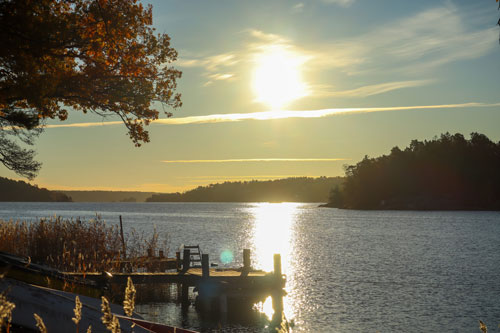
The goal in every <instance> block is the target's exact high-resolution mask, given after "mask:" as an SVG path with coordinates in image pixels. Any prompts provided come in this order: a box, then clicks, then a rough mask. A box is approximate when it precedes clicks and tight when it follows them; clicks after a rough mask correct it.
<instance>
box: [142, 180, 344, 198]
mask: <svg viewBox="0 0 500 333" xmlns="http://www.w3.org/2000/svg"><path fill="white" fill-rule="evenodd" d="M341 181H342V180H341V178H340V177H319V178H309V177H296V178H286V179H278V180H267V181H257V180H252V181H244V182H241V181H238V182H224V183H219V184H210V185H208V186H199V187H197V188H195V189H193V190H190V191H186V192H183V193H179V192H177V193H164V194H153V195H152V196H151V197H150V198H148V199H146V201H147V202H325V201H326V200H327V199H328V193H329V191H330V189H331V188H332V187H333V186H335V185H337V184H340V183H341Z"/></svg>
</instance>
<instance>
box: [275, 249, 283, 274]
mask: <svg viewBox="0 0 500 333" xmlns="http://www.w3.org/2000/svg"><path fill="white" fill-rule="evenodd" d="M273 261H274V276H275V277H276V278H277V279H278V278H279V279H281V275H282V274H281V255H280V254H279V253H276V254H275V255H274V257H273Z"/></svg>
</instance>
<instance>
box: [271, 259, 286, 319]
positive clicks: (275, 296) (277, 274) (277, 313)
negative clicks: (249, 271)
mask: <svg viewBox="0 0 500 333" xmlns="http://www.w3.org/2000/svg"><path fill="white" fill-rule="evenodd" d="M273 259H274V278H275V280H276V285H275V287H274V290H273V292H272V294H271V298H272V301H273V310H274V315H273V321H281V318H282V316H283V290H282V289H281V288H282V285H281V283H282V273H281V255H280V254H275V255H274V258H273Z"/></svg>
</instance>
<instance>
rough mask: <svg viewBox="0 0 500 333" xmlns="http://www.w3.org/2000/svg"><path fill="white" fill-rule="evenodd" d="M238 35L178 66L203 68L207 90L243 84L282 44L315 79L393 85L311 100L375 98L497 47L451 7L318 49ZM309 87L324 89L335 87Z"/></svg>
mask: <svg viewBox="0 0 500 333" xmlns="http://www.w3.org/2000/svg"><path fill="white" fill-rule="evenodd" d="M320 1H322V2H324V3H332V4H337V5H341V6H349V5H351V4H352V3H354V0H320ZM304 6H305V5H304V2H298V3H296V4H295V5H294V6H293V7H292V10H302V9H303V8H304ZM239 34H242V38H241V42H240V45H239V47H236V48H233V49H232V50H231V51H230V52H222V53H220V54H213V55H208V56H201V57H197V56H191V57H186V58H184V57H182V56H181V58H180V59H179V60H178V62H177V65H179V66H180V67H185V68H192V67H198V68H202V69H203V70H204V73H203V74H202V75H203V76H204V77H205V82H204V85H205V86H207V85H211V84H214V83H216V82H225V81H227V80H228V79H238V78H239V77H241V76H242V75H243V73H244V71H248V69H249V68H252V64H253V63H252V62H253V61H254V60H255V55H256V54H257V53H258V52H262V50H263V49H264V48H266V47H269V46H270V45H279V46H280V47H282V48H283V49H286V50H287V51H290V52H292V53H293V54H295V55H297V56H298V57H301V59H303V62H304V66H303V68H304V69H306V70H307V72H308V78H309V79H310V80H311V78H314V77H315V74H316V73H321V72H323V73H324V72H325V71H329V70H334V71H337V72H338V73H337V74H338V75H341V74H342V73H343V74H347V75H349V76H350V77H351V79H350V81H351V82H354V81H355V80H356V79H355V77H361V75H363V74H370V76H371V78H372V79H371V82H374V80H373V78H375V80H376V79H377V77H382V76H383V77H384V78H386V77H388V76H389V75H390V76H392V77H393V80H394V82H389V83H386V82H378V83H376V82H374V84H373V85H371V86H365V87H361V88H356V89H351V90H344V91H343V92H338V93H333V94H320V92H321V91H318V93H316V92H315V91H311V96H316V97H317V96H320V95H323V96H325V97H327V96H346V97H350V96H356V94H359V96H371V95H375V94H377V93H382V92H387V91H391V90H395V89H402V88H410V87H416V86H421V85H424V84H427V83H430V82H431V81H430V80H428V79H429V77H430V76H434V75H435V69H436V68H438V67H439V66H442V65H445V64H448V63H451V62H456V61H461V60H467V59H474V58H479V57H481V56H483V55H485V54H487V53H488V52H490V51H491V50H492V49H493V48H496V47H498V42H497V40H498V30H497V29H496V28H495V27H490V28H486V29H485V28H476V27H472V26H468V25H467V24H466V22H465V20H464V17H463V16H462V14H461V12H460V11H459V10H458V9H457V8H456V7H455V6H454V5H453V4H452V3H451V2H446V4H445V5H444V6H438V7H434V8H430V9H428V10H425V11H422V12H418V13H416V14H414V15H412V16H408V17H406V18H403V19H397V20H393V21H389V22H387V23H386V24H384V25H382V26H379V27H375V28H372V29H371V30H370V31H369V32H367V33H364V34H360V35H358V36H350V37H349V39H344V40H342V39H338V38H337V39H335V40H332V41H327V40H323V41H321V43H318V44H313V43H309V44H307V45H306V44H299V43H298V42H296V41H293V40H292V39H290V38H288V37H286V36H283V35H280V34H276V33H268V32H265V31H262V30H258V29H247V30H244V31H243V32H239ZM227 75H231V76H230V77H229V76H227ZM245 75H246V74H245ZM338 75H334V76H333V77H338ZM317 77H319V76H317ZM353 77H354V78H353ZM379 81H381V80H379ZM306 84H307V85H309V86H311V87H319V86H321V85H323V86H325V85H328V84H331V82H306Z"/></svg>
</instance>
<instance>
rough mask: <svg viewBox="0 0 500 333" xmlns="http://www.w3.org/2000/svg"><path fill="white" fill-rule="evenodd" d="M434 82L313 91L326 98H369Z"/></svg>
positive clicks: (317, 89)
mask: <svg viewBox="0 0 500 333" xmlns="http://www.w3.org/2000/svg"><path fill="white" fill-rule="evenodd" d="M432 82H434V80H412V81H398V82H386V83H380V84H373V85H367V86H363V87H359V88H355V89H349V90H334V89H332V88H331V87H328V86H327V87H319V88H316V89H314V88H313V89H314V91H315V96H318V97H325V96H342V97H367V96H372V95H378V94H382V93H386V92H389V91H393V90H398V89H403V88H410V87H419V86H424V85H427V84H429V83H432Z"/></svg>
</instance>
